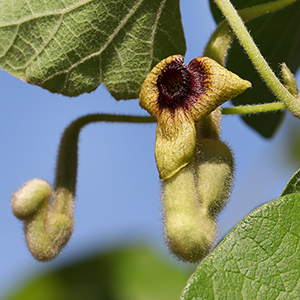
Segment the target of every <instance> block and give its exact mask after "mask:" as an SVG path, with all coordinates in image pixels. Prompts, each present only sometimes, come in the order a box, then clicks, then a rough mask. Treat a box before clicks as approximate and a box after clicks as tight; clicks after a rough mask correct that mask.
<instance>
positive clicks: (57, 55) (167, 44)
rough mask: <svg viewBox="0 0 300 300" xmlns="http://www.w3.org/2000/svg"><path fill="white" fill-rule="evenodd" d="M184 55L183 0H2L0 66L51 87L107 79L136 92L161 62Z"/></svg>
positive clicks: (118, 90)
mask: <svg viewBox="0 0 300 300" xmlns="http://www.w3.org/2000/svg"><path fill="white" fill-rule="evenodd" d="M184 53H185V40H184V35H183V29H182V25H181V16H180V11H179V1H178V0H163V1H161V0H120V1H110V0H65V1H60V0H51V1H42V0H18V1H11V0H0V67H1V68H3V69H4V70H6V71H7V72H9V73H11V74H13V75H14V76H16V77H18V78H20V79H22V80H24V81H27V82H29V83H32V84H36V85H39V86H41V87H43V88H46V89H48V90H49V91H51V92H54V93H61V94H63V95H68V96H77V95H80V94H82V93H84V92H90V91H93V90H95V89H96V88H97V86H98V85H99V84H100V83H101V82H103V83H104V84H105V86H106V87H107V89H108V90H109V91H110V93H111V94H112V95H113V96H114V97H115V98H116V99H130V98H137V97H138V93H139V90H140V87H141V85H142V83H143V81H144V79H145V77H146V75H147V74H148V72H149V71H150V70H151V68H152V67H153V66H154V65H155V64H156V63H157V62H159V61H160V60H162V59H163V58H165V57H167V56H169V55H171V54H184Z"/></svg>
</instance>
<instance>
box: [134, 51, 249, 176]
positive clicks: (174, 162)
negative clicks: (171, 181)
mask: <svg viewBox="0 0 300 300" xmlns="http://www.w3.org/2000/svg"><path fill="white" fill-rule="evenodd" d="M250 87H251V83H250V82H249V81H246V80H243V79H241V78H240V77H239V76H237V75H235V74H234V73H232V72H230V71H228V70H226V69H225V68H223V67H222V66H221V65H219V64H218V63H217V62H215V61H214V60H212V59H210V58H208V57H197V58H195V59H193V60H192V61H191V62H190V63H189V65H188V66H186V65H185V64H184V62H183V57H182V56H181V55H173V56H170V57H168V58H166V59H164V60H162V61H161V62H160V63H158V64H157V65H156V66H155V67H154V68H153V69H152V71H151V72H150V74H149V75H148V76H147V78H146V80H145V82H144V84H143V86H142V90H141V92H140V97H139V98H140V100H139V103H140V106H141V107H142V108H144V109H146V110H147V111H148V112H149V113H150V114H151V115H152V116H153V117H154V118H156V120H157V130H156V144H155V158H156V163H157V168H158V171H159V174H160V178H161V179H167V178H170V177H171V176H173V175H175V174H176V173H177V172H178V171H179V170H180V169H182V168H183V167H184V166H186V165H187V164H188V163H189V162H190V160H191V158H192V157H193V155H194V152H195V145H196V129H195V122H197V121H199V120H200V119H201V118H203V117H205V116H207V115H209V114H210V113H211V112H212V111H213V110H215V109H216V108H217V107H218V106H220V105H221V104H223V103H224V102H226V101H228V100H230V99H231V98H233V97H235V96H237V95H238V94H240V93H242V92H243V91H245V90H246V89H248V88H250Z"/></svg>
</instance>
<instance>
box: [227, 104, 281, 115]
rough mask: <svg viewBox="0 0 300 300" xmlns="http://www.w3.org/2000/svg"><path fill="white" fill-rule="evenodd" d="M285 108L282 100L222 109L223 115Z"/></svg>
mask: <svg viewBox="0 0 300 300" xmlns="http://www.w3.org/2000/svg"><path fill="white" fill-rule="evenodd" d="M282 109H286V106H285V105H284V104H283V103H282V102H273V103H265V104H258V105H245V106H236V107H226V108H223V109H222V114H223V115H235V114H253V113H262V112H268V111H275V110H282Z"/></svg>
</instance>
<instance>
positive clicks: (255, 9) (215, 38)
mask: <svg viewBox="0 0 300 300" xmlns="http://www.w3.org/2000/svg"><path fill="white" fill-rule="evenodd" d="M295 1H297V0H277V1H273V2H269V3H264V4H260V5H256V6H252V7H249V8H245V9H242V10H239V12H238V13H239V15H240V17H241V19H242V20H243V21H244V22H247V21H249V20H251V19H254V18H257V17H259V16H262V15H264V14H267V13H272V12H275V11H277V10H279V9H281V8H283V7H285V6H287V5H290V4H292V3H293V2H295ZM232 37H233V32H232V30H231V28H230V26H229V24H228V22H227V21H226V20H224V21H222V22H221V23H220V24H219V25H218V27H217V29H216V30H215V32H214V33H213V35H212V36H211V38H210V40H209V42H208V43H207V45H206V47H205V50H204V56H208V57H210V58H212V59H214V60H215V61H217V62H218V63H219V64H221V65H223V66H224V65H225V59H226V55H227V51H228V49H229V46H230V44H231V41H232Z"/></svg>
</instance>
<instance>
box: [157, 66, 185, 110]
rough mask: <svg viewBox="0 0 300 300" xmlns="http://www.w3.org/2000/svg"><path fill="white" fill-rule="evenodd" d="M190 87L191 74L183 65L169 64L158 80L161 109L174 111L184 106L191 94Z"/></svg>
mask: <svg viewBox="0 0 300 300" xmlns="http://www.w3.org/2000/svg"><path fill="white" fill-rule="evenodd" d="M190 85H191V76H190V72H189V71H188V69H187V67H186V66H185V65H184V64H183V63H181V64H180V63H177V62H173V63H171V64H168V65H167V66H166V67H165V68H164V69H163V70H162V72H161V74H160V75H159V76H158V78H157V88H158V91H159V97H158V104H159V107H160V108H161V109H163V108H169V109H171V110H174V109H176V108H177V107H179V106H183V105H184V101H185V99H186V98H187V96H188V95H189V93H190Z"/></svg>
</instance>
